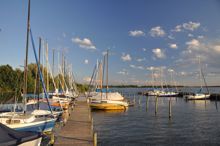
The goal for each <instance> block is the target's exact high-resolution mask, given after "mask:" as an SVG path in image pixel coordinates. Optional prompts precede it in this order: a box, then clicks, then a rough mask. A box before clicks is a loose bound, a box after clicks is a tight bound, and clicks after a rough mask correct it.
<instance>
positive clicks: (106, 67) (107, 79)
mask: <svg viewBox="0 0 220 146" xmlns="http://www.w3.org/2000/svg"><path fill="white" fill-rule="evenodd" d="M106 99H108V50H107V53H106Z"/></svg>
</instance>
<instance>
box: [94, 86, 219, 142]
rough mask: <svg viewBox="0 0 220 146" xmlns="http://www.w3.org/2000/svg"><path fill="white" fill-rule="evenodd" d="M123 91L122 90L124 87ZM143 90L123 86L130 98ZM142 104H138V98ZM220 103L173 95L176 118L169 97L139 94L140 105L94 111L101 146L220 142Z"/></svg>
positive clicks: (137, 97)
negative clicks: (117, 109) (116, 109)
mask: <svg viewBox="0 0 220 146" xmlns="http://www.w3.org/2000/svg"><path fill="white" fill-rule="evenodd" d="M120 90H122V89H120ZM139 90H141V89H123V92H125V91H126V92H127V94H128V95H130V96H131V95H132V97H128V98H130V99H133V94H134V93H137V91H139ZM212 90H213V91H216V92H218V90H219V89H212ZM139 98H140V101H141V104H140V105H138V101H139ZM218 106H219V108H220V102H215V101H206V103H205V101H189V102H186V101H185V100H183V99H182V98H172V119H171V120H169V118H168V111H169V98H159V99H158V113H157V115H155V98H154V97H149V98H148V102H147V98H146V97H143V96H138V95H136V105H135V106H134V107H129V109H128V110H127V111H125V112H93V118H94V124H95V130H96V131H97V132H98V145H101V146H109V145H111V146H137V145H138V146H139V145H140V146H141V145H220V110H219V111H218Z"/></svg>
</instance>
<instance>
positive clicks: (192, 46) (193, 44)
mask: <svg viewBox="0 0 220 146" xmlns="http://www.w3.org/2000/svg"><path fill="white" fill-rule="evenodd" d="M186 45H188V49H199V47H200V42H199V40H196V39H192V40H191V41H189V42H186Z"/></svg>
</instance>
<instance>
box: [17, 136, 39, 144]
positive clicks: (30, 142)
mask: <svg viewBox="0 0 220 146" xmlns="http://www.w3.org/2000/svg"><path fill="white" fill-rule="evenodd" d="M41 140H42V137H39V138H37V139H34V140H31V141H27V142H24V143H22V144H19V146H40V144H41Z"/></svg>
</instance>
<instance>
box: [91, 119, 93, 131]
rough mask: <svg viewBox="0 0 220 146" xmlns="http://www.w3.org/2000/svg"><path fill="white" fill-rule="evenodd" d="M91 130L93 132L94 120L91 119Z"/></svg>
mask: <svg viewBox="0 0 220 146" xmlns="http://www.w3.org/2000/svg"><path fill="white" fill-rule="evenodd" d="M91 129H92V131H93V118H92V119H91Z"/></svg>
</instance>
